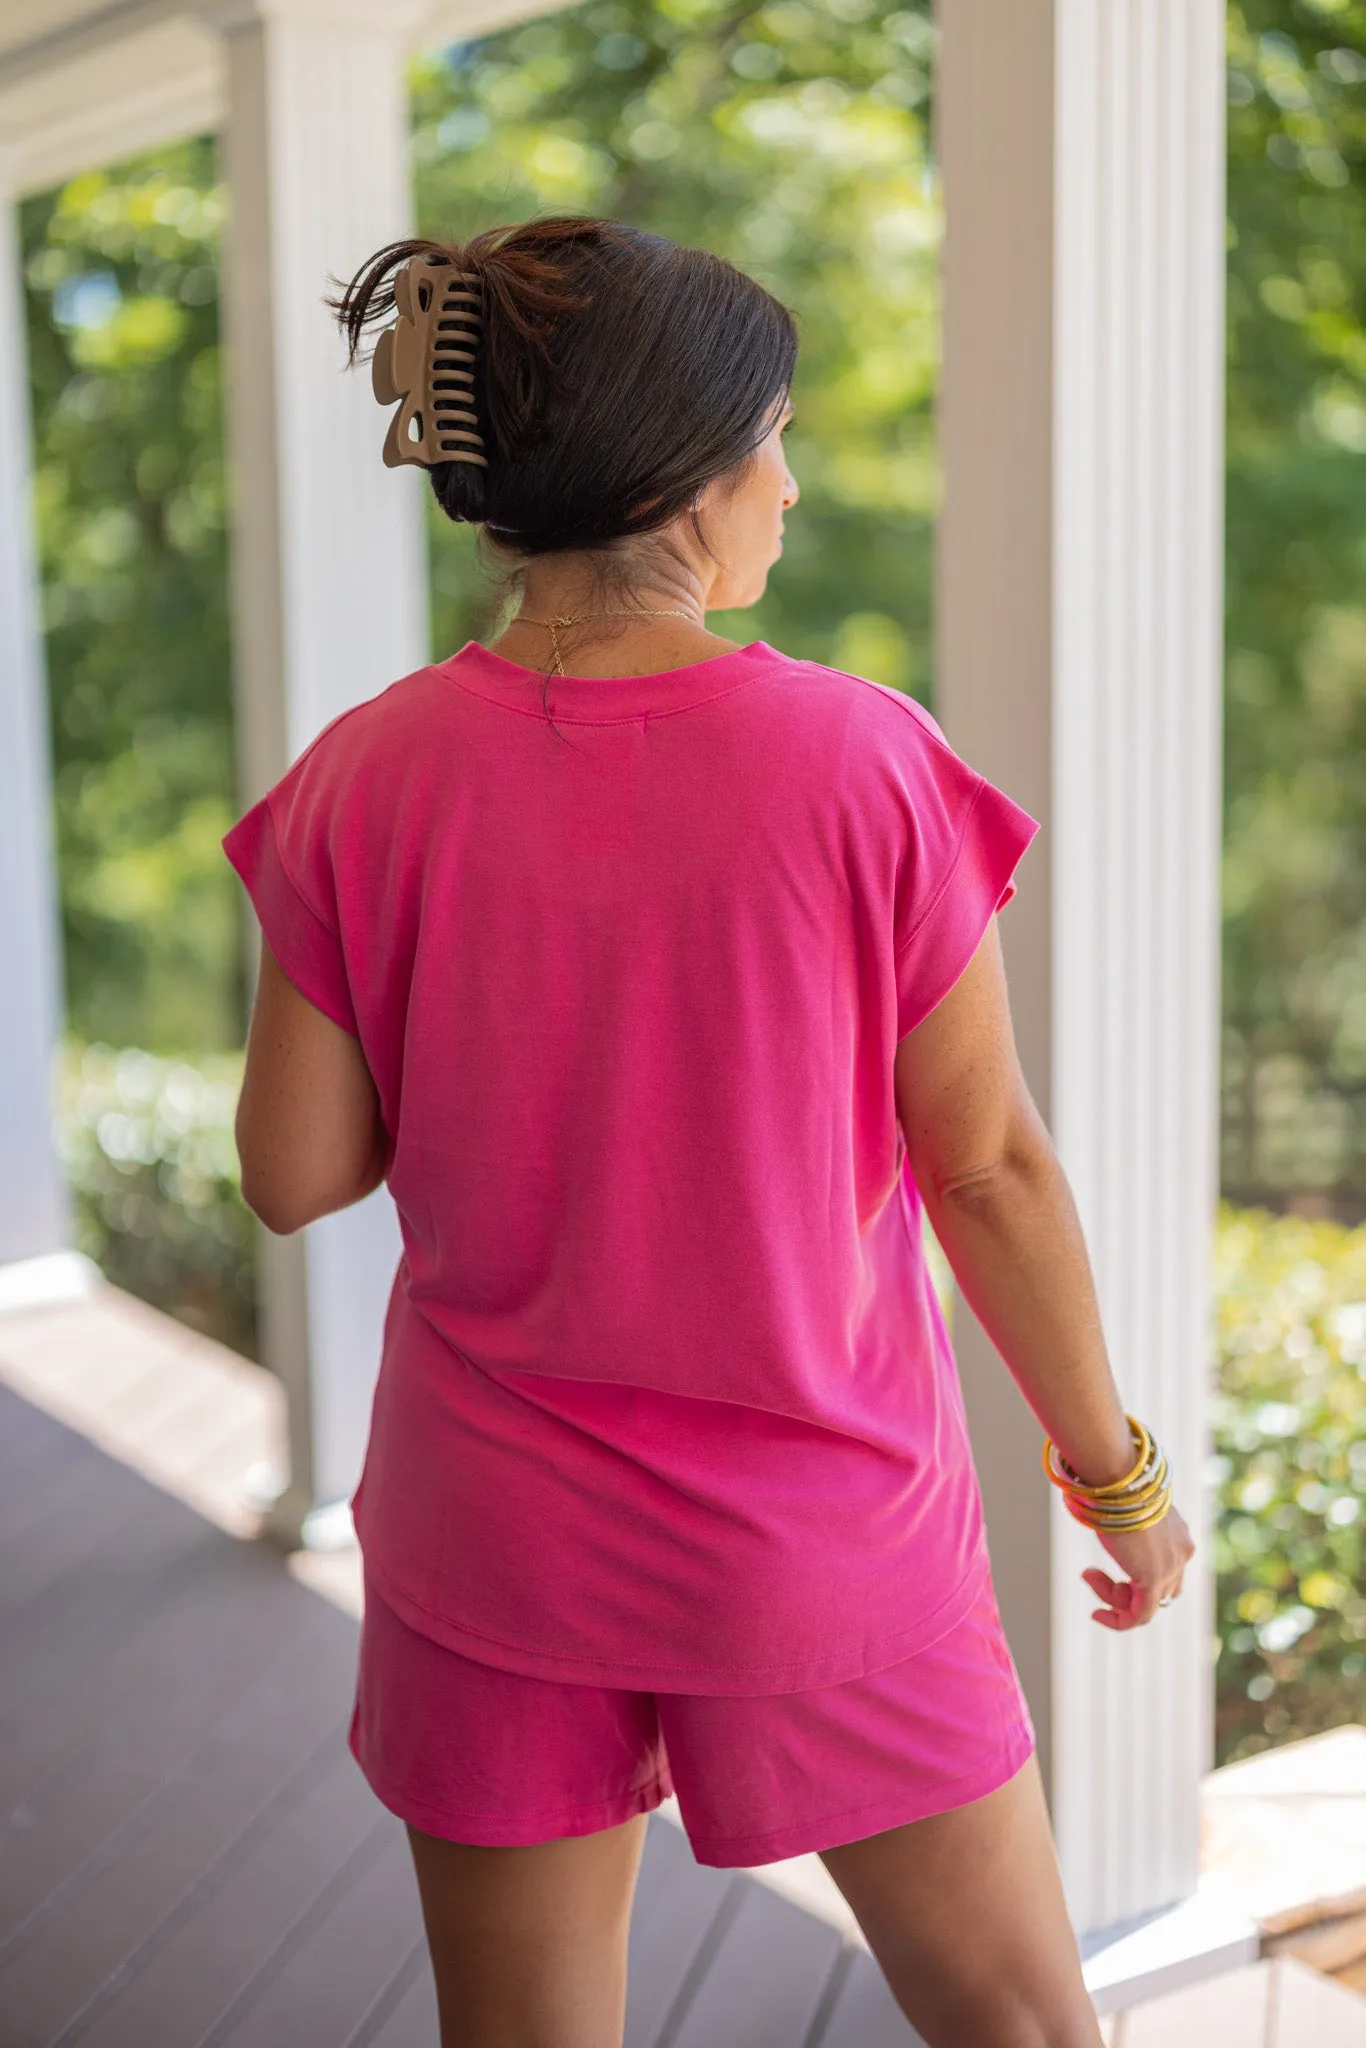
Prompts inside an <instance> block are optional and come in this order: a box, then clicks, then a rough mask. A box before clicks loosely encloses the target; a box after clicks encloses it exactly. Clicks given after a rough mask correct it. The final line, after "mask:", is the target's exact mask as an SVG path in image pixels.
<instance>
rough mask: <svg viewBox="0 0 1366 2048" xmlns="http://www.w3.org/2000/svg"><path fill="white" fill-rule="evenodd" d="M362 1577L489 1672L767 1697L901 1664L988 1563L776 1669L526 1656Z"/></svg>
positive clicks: (421, 1627) (369, 1572) (412, 1621)
mask: <svg viewBox="0 0 1366 2048" xmlns="http://www.w3.org/2000/svg"><path fill="white" fill-rule="evenodd" d="M361 1550H362V1553H363V1554H364V1557H365V1571H366V1576H367V1577H368V1578H369V1579H370V1580H371V1581H372V1582H373V1584H374V1586H375V1589H376V1591H377V1592H378V1593H379V1594H380V1595H381V1596H382V1598H383V1599H384V1600H385V1601H386V1602H387V1604H388V1605H389V1606H390V1607H392V1608H393V1610H394V1612H395V1613H396V1614H397V1615H398V1616H399V1618H400V1619H401V1620H402V1621H404V1622H406V1623H407V1625H408V1627H409V1628H412V1629H415V1630H416V1631H417V1633H418V1634H419V1635H425V1636H427V1637H428V1638H429V1639H430V1640H431V1641H432V1642H434V1643H440V1644H441V1645H442V1646H443V1648H445V1649H448V1650H454V1651H456V1652H457V1654H458V1655H460V1656H462V1657H468V1658H470V1659H471V1660H472V1661H473V1662H474V1663H476V1664H488V1665H492V1666H493V1667H494V1668H495V1669H496V1670H502V1671H513V1672H516V1673H518V1674H519V1675H521V1676H522V1677H525V1678H543V1679H549V1680H551V1681H552V1682H557V1683H561V1684H569V1685H594V1686H606V1687H611V1688H614V1689H620V1690H623V1691H627V1692H657V1693H658V1692H663V1693H697V1694H703V1695H712V1696H720V1697H740V1698H744V1697H758V1696H762V1695H764V1694H768V1693H789V1692H815V1691H817V1690H818V1689H819V1688H820V1687H822V1686H827V1685H845V1684H847V1683H848V1682H849V1681H850V1680H851V1679H855V1678H866V1677H868V1676H869V1675H870V1674H871V1673H872V1672H875V1671H885V1670H886V1669H887V1668H888V1667H889V1666H890V1665H893V1664H900V1663H903V1662H904V1661H905V1660H906V1659H907V1658H908V1657H915V1656H918V1655H919V1654H920V1652H921V1651H922V1650H928V1649H930V1648H931V1647H932V1646H933V1645H934V1644H935V1643H937V1642H938V1641H939V1640H940V1638H941V1637H942V1636H946V1635H947V1634H948V1633H949V1631H950V1630H951V1629H954V1628H957V1626H958V1624H959V1622H960V1621H962V1620H963V1619H964V1618H965V1617H966V1615H967V1613H968V1611H969V1609H970V1608H971V1607H972V1605H973V1603H974V1601H975V1600H976V1598H977V1596H978V1594H979V1592H980V1591H981V1589H982V1586H983V1584H984V1582H985V1581H986V1580H987V1578H988V1577H989V1574H990V1569H991V1566H990V1559H989V1557H988V1554H987V1549H986V1545H985V1543H983V1544H982V1545H981V1546H980V1548H979V1550H978V1553H977V1555H976V1556H975V1557H974V1558H973V1560H972V1562H971V1564H970V1565H969V1566H968V1568H967V1571H966V1572H965V1573H964V1575H963V1577H962V1578H961V1579H960V1580H959V1582H958V1584H957V1585H956V1586H955V1587H954V1589H953V1591H952V1593H950V1594H949V1595H948V1597H947V1598H946V1599H944V1600H942V1601H941V1602H940V1604H939V1606H938V1607H936V1608H935V1609H933V1611H932V1612H931V1613H929V1614H927V1615H922V1617H921V1618H920V1620H919V1621H918V1622H916V1623H915V1624H914V1625H913V1626H912V1627H910V1628H906V1629H901V1630H898V1631H897V1633H896V1634H894V1635H889V1636H883V1637H880V1638H878V1640H877V1641H875V1642H873V1643H871V1644H868V1643H865V1644H864V1645H863V1647H862V1648H861V1649H859V1650H854V1651H840V1652H832V1653H830V1654H829V1655H827V1656H823V1657H816V1658H808V1659H805V1660H803V1661H799V1662H791V1661H789V1662H787V1663H783V1664H750V1665H710V1664H663V1663H651V1662H646V1661H644V1660H642V1661H639V1662H637V1661H635V1660H633V1659H625V1658H619V1657H597V1656H581V1657H576V1656H567V1655H564V1654H555V1653H553V1652H549V1651H542V1650H533V1649H529V1648H528V1647H527V1646H526V1645H525V1644H522V1643H510V1642H507V1641H505V1640H504V1639H503V1638H501V1637H496V1636H488V1635H484V1634H481V1633H480V1632H479V1631H478V1630H477V1629H472V1628H468V1627H466V1626H465V1625H464V1624H463V1623H461V1622H458V1621H454V1620H452V1618H451V1617H450V1616H449V1615H443V1614H438V1613H436V1612H435V1611H434V1610H433V1609H432V1608H430V1607H428V1606H427V1605H425V1604H424V1603H423V1602H422V1601H420V1600H417V1599H415V1598H414V1597H413V1596H412V1595H411V1594H409V1593H407V1592H405V1590H404V1589H403V1587H402V1586H400V1585H398V1584H397V1583H396V1582H395V1581H394V1580H393V1579H392V1578H391V1577H390V1575H389V1573H388V1572H387V1571H386V1570H385V1569H384V1567H383V1566H382V1565H380V1564H377V1562H376V1560H375V1559H374V1557H373V1556H372V1555H371V1554H370V1553H369V1552H367V1551H366V1550H365V1543H364V1537H363V1536H362V1538H361Z"/></svg>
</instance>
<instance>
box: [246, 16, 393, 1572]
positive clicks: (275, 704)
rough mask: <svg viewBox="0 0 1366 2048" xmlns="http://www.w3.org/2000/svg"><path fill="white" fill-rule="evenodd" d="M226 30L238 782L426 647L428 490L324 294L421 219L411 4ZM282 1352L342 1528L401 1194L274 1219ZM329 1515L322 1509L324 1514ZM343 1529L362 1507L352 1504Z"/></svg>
mask: <svg viewBox="0 0 1366 2048" xmlns="http://www.w3.org/2000/svg"><path fill="white" fill-rule="evenodd" d="M209 18H210V19H211V20H212V21H213V22H214V24H215V25H216V26H217V27H219V28H220V29H221V30H222V31H223V33H224V38H225V45H226V48H225V55H226V78H227V98H228V110H227V132H226V170H227V177H228V181H229V186H230V190H231V228H230V235H229V241H228V246H227V251H226V258H225V300H224V305H225V320H226V332H227V343H228V361H229V371H228V398H229V405H228V422H229V425H228V433H229V455H230V464H231V472H232V478H233V494H234V522H233V531H234V557H233V579H234V609H233V619H234V637H235V647H236V674H237V723H238V733H239V759H240V793H241V797H242V800H243V802H244V803H245V802H249V801H251V800H252V799H253V798H255V797H257V796H259V795H260V794H261V792H262V791H263V790H265V789H266V788H267V787H268V786H269V785H270V784H271V783H272V782H274V781H275V780H276V779H277V777H278V776H279V775H280V774H282V773H283V771H284V769H285V768H286V766H287V765H288V764H289V762H290V761H292V760H293V759H294V758H295V756H296V755H297V754H298V753H299V752H300V751H301V749H302V748H303V747H304V746H305V745H306V744H307V743H308V742H309V741H310V740H311V739H312V738H313V737H314V735H315V734H316V733H317V732H318V730H319V729H320V728H321V727H322V726H323V725H324V724H325V723H326V722H327V721H328V720H329V719H331V718H333V717H335V716H336V714H337V713H338V712H340V711H343V710H345V709H347V708H348V706H350V705H352V704H355V703H358V702H360V701H361V700H363V699H364V698H367V697H371V696H374V695H375V694H376V693H377V692H378V691H380V690H382V689H384V688H385V687H386V686H387V685H388V684H389V683H390V682H392V681H393V680H394V679H395V678H396V677H398V676H400V675H403V674H405V673H406V672H407V671H409V670H411V669H413V668H416V667H418V666H419V665H420V664H421V663H422V662H423V661H425V660H426V658H427V606H426V593H425V578H424V569H423V555H422V543H421V525H420V509H419V508H420V498H419V495H418V484H417V482H416V481H415V479H414V476H413V475H412V473H411V472H407V471H400V472H393V471H388V470H386V469H385V468H384V467H383V465H382V464H381V462H380V443H381V440H382V439H383V433H382V429H383V425H384V422H383V419H382V417H381V416H380V413H379V410H378V408H377V407H376V406H375V404H374V403H373V401H372V399H371V397H370V392H369V380H368V376H366V375H363V374H362V375H347V374H345V373H344V371H343V367H342V365H343V360H344V358H343V352H342V346H341V342H340V340H339V338H338V335H337V331H336V328H335V325H334V323H333V320H332V316H331V314H330V313H329V312H328V311H327V310H326V308H325V307H324V305H323V303H322V300H323V295H324V293H325V291H326V290H327V285H328V278H329V275H335V276H337V277H341V278H345V277H349V276H350V275H351V273H352V271H353V270H354V269H355V268H356V267H357V266H358V265H359V263H360V262H361V261H362V260H363V258H364V257H366V256H367V255H369V254H370V252H371V251H372V250H373V249H375V248H377V247H378V246H379V245H380V244H382V243H384V242H388V241H392V240H394V239H395V238H396V237H398V236H401V235H403V234H406V233H408V232H409V231H410V222H411V198H410V184H409V172H408V109H407V100H406V92H405V86H404V63H405V52H406V42H407V36H408V32H409V30H410V29H411V26H412V21H411V14H410V10H409V8H408V7H407V6H405V5H403V4H395V5H391V6H388V7H386V8H384V9H379V8H375V7H373V6H370V5H352V6H348V5H347V4H346V0H260V4H259V5H258V4H249V0H243V4H240V5H239V4H235V0H228V4H226V5H216V6H215V7H214V8H213V9H212V10H211V12H210V15H209ZM262 1249H263V1253H264V1282H265V1299H264V1310H265V1319H264V1345H265V1353H266V1357H267V1360H268V1362H269V1363H270V1364H271V1365H272V1366H273V1367H274V1368H275V1370H276V1371H277V1372H278V1373H279V1374H280V1376H281V1378H282V1379H283V1381H284V1384H285V1388H286V1390H287V1395H288V1400H289V1414H290V1449H291V1465H292V1470H291V1474H290V1480H289V1485H288V1488H287V1490H286V1492H285V1493H284V1495H283V1496H282V1498H281V1500H280V1502H279V1503H278V1506H277V1509H276V1519H277V1522H278V1525H279V1530H280V1533H281V1534H282V1535H283V1536H285V1537H286V1538H289V1537H291V1536H293V1535H294V1534H295V1533H296V1532H297V1531H299V1530H300V1529H301V1528H302V1529H303V1533H304V1536H305V1540H310V1538H311V1539H312V1540H325V1536H326V1532H327V1530H328V1529H329V1528H330V1527H335V1525H336V1522H337V1520H338V1518H337V1517H335V1516H333V1517H328V1515H327V1512H326V1511H327V1510H328V1508H329V1507H330V1506H331V1505H332V1504H335V1503H336V1502H338V1501H340V1500H341V1499H342V1498H343V1497H344V1496H345V1495H346V1494H347V1493H349V1491H350V1490H351V1488H352V1486H353V1484H354V1482H355V1479H356V1476H357V1472H358V1467H359V1459H360V1454H361V1450H362V1448H363V1443H364V1437H365V1430H366V1426H367V1423H368V1419H369V1406H370V1397H371V1391H372V1388H373V1384H374V1377H375V1368H376V1365H377V1362H378V1359H379V1353H380V1340H381V1329H382V1320H383V1314H384V1308H385V1303H386V1300H387V1297H388V1292H389V1288H390V1284H391V1282H392V1280H393V1276H394V1271H395V1267H396V1265H397V1261H398V1254H399V1237H398V1229H397V1223H396V1219H395V1216H394V1212H393V1205H392V1203H391V1201H390V1199H389V1196H388V1195H387V1193H386V1192H385V1191H384V1190H383V1189H381V1190H379V1191H378V1192H377V1193H376V1194H374V1195H372V1196H371V1197H370V1198H369V1199H368V1200H367V1201H365V1202H363V1203H361V1204H360V1205H358V1206H357V1207H356V1208H354V1209H350V1210H347V1211H345V1212H344V1213H342V1214H341V1215H338V1216H332V1217H328V1218H326V1219H325V1220H324V1221H323V1222H321V1223H317V1224H314V1225H313V1226H312V1227H311V1228H309V1229H308V1230H307V1231H305V1232H304V1233H302V1235H301V1236H300V1237H299V1238H288V1239H285V1238H272V1237H271V1236H269V1234H268V1233H265V1232H262ZM310 1515H312V1516H313V1517H314V1520H313V1521H312V1522H311V1523H310V1522H309V1519H308V1518H309V1517H310ZM340 1519H341V1521H342V1523H343V1529H344V1517H342V1518H340Z"/></svg>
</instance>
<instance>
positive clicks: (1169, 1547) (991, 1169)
mask: <svg viewBox="0 0 1366 2048" xmlns="http://www.w3.org/2000/svg"><path fill="white" fill-rule="evenodd" d="M896 1102H897V1112H898V1115H899V1116H900V1119H901V1127H902V1130H903V1132H904V1133H905V1138H906V1146H907V1150H908V1153H909V1155H910V1165H911V1171H912V1172H913V1173H914V1175H915V1179H916V1184H917V1186H918V1187H919V1189H920V1194H921V1199H922V1201H923V1202H924V1205H925V1210H926V1213H927V1214H928V1216H929V1219H930V1222H931V1224H932V1226H933V1228H934V1233H935V1236H936V1237H937V1239H938V1241H939V1243H940V1245H941V1247H942V1249H943V1252H944V1256H945V1257H946V1258H947V1260H948V1262H949V1264H950V1266H951V1267H952V1269H953V1273H954V1277H955V1279H956V1280H957V1282H958V1285H959V1287H960V1288H961V1289H962V1292H963V1296H964V1299H965V1300H966V1301H967V1303H968V1305H969V1307H970V1308H971V1309H972V1311H973V1313H974V1314H975V1315H976V1317H977V1319H978V1321H979V1322H980V1323H981V1325H982V1327H983V1329H984V1330H985V1331H986V1333H987V1335H988V1336H989V1337H990V1339H991V1341H992V1343H993V1344H994V1345H995V1346H996V1349H997V1350H998V1351H999V1352H1000V1354H1001V1356H1002V1358H1003V1359H1004V1360H1005V1362H1006V1364H1007V1366H1008V1367H1009V1368H1010V1371H1011V1374H1012V1375H1013V1377H1014V1379H1015V1380H1016V1382H1017V1384H1018V1386H1019V1388H1020V1391H1021V1393H1022V1394H1023V1395H1024V1397H1025V1399H1026V1400H1027V1401H1028V1403H1029V1405H1030V1407H1031V1408H1032V1409H1033V1411H1034V1413H1035V1415H1036V1416H1037V1417H1038V1419H1039V1422H1040V1424H1041V1425H1042V1427H1043V1429H1044V1431H1045V1432H1046V1433H1047V1435H1049V1436H1050V1437H1052V1439H1053V1441H1054V1443H1055V1444H1056V1445H1057V1447H1058V1449H1059V1451H1060V1452H1061V1454H1062V1456H1063V1457H1064V1458H1065V1459H1066V1461H1067V1463H1068V1464H1069V1465H1070V1466H1071V1467H1072V1469H1073V1471H1074V1472H1076V1473H1078V1474H1079V1475H1080V1476H1081V1478H1082V1479H1084V1480H1086V1481H1087V1482H1088V1484H1090V1485H1092V1486H1104V1485H1108V1484H1110V1483H1111V1482H1112V1481H1113V1480H1117V1479H1122V1478H1123V1477H1124V1475H1125V1473H1126V1472H1127V1471H1128V1470H1129V1469H1130V1467H1131V1466H1132V1464H1133V1446H1132V1444H1131V1442H1130V1439H1129V1425H1128V1422H1127V1421H1126V1419H1125V1414H1124V1404H1123V1402H1122V1400H1121V1399H1120V1395H1119V1391H1118V1389H1117V1388H1116V1386H1115V1381H1114V1376H1113V1374H1112V1372H1111V1370H1110V1361H1109V1357H1108V1354H1107V1352H1106V1347H1105V1337H1104V1332H1103V1330H1102V1328H1101V1319H1100V1306H1099V1303H1098V1301H1097V1299H1096V1289H1095V1281H1094V1278H1093V1275H1092V1272H1091V1262H1090V1259H1089V1257H1088V1254H1087V1250H1086V1243H1085V1239H1084V1238H1083V1236H1082V1230H1081V1223H1080V1220H1079V1218H1078V1216H1077V1210H1076V1204H1075V1202H1074V1201H1073V1198H1072V1191H1071V1188H1070V1187H1069V1186H1068V1183H1067V1177H1066V1175H1065V1174H1064V1173H1063V1170H1062V1166H1061V1163H1060V1162H1059V1160H1058V1156H1057V1153H1056V1152H1055V1151H1054V1149H1053V1143H1052V1140H1051V1138H1050V1137H1049V1134H1048V1130H1047V1128H1046V1126H1045V1124H1044V1121H1043V1119H1042V1117H1041V1116H1040V1115H1039V1112H1038V1109H1037V1107H1036V1106H1035V1103H1034V1100H1033V1098H1032V1096H1031V1095H1030V1093H1029V1089H1028V1086H1027V1084H1026V1082H1025V1078H1024V1075H1023V1073H1022V1071H1021V1068H1020V1061H1019V1055H1018V1052H1017V1050H1016V1046H1015V1034H1014V1030H1013V1028H1012V1025H1011V1019H1010V1005H1009V1000H1008V997H1007V993H1006V980H1005V968H1004V964H1003V962H1002V959H1001V942H1000V936H999V933H998V931H997V927H996V919H995V918H994V917H993V918H991V920H990V921H989V923H988V926H987V930H986V933H985V935H984V937H983V939H982V942H981V944H980V945H979V946H978V949H977V952H976V954H975V955H974V956H973V959H972V960H971V962H970V963H969V965H968V966H967V968H966V969H965V970H964V972H963V973H962V975H961V976H960V977H959V979H958V981H957V982H956V983H955V984H954V986H953V987H952V988H951V989H950V990H949V992H948V994H947V995H946V996H945V997H944V998H943V1000H942V1001H941V1002H940V1003H938V1004H937V1005H936V1007H935V1008H934V1009H933V1010H932V1011H931V1012H930V1014H929V1015H928V1016H927V1017H926V1018H925V1019H924V1020H923V1022H921V1023H920V1024H918V1025H917V1026H916V1028H915V1030H914V1031H912V1032H910V1033H909V1034H908V1036H907V1037H905V1038H903V1039H902V1041H901V1043H900V1045H899V1046H898V1047H897V1055H896ZM1039 1483H1040V1484H1041V1485H1044V1484H1046V1483H1047V1482H1046V1481H1045V1480H1044V1478H1043V1475H1042V1473H1040V1476H1039ZM1102 1540H1103V1542H1104V1546H1105V1548H1106V1550H1107V1551H1108V1552H1109V1554H1110V1556H1111V1557H1112V1558H1113V1559H1114V1560H1115V1562H1116V1563H1117V1564H1118V1565H1119V1567H1120V1569H1121V1571H1123V1572H1124V1573H1125V1574H1126V1575H1127V1578H1128V1580H1129V1581H1130V1582H1131V1583H1130V1584H1128V1585H1126V1584H1125V1583H1123V1582H1116V1581H1115V1580H1113V1579H1111V1578H1109V1577H1108V1575H1107V1574H1105V1573H1103V1572H1099V1571H1096V1572H1091V1573H1088V1574H1087V1579H1088V1583H1089V1584H1090V1585H1091V1587H1092V1589H1093V1591H1095V1592H1096V1593H1097V1594H1098V1595H1099V1596H1100V1598H1101V1599H1102V1600H1104V1601H1105V1603H1106V1606H1105V1608H1104V1609H1102V1610H1099V1611H1098V1612H1097V1619H1098V1620H1101V1621H1104V1622H1105V1623H1106V1624H1107V1625H1108V1626H1109V1627H1111V1628H1121V1629H1123V1628H1132V1627H1134V1626H1135V1625H1136V1624H1138V1623H1140V1622H1144V1621H1148V1620H1150V1619H1151V1617H1152V1614H1153V1613H1154V1612H1155V1611H1156V1608H1157V1604H1158V1601H1159V1600H1160V1599H1161V1598H1162V1597H1163V1596H1164V1595H1173V1596H1174V1595H1175V1594H1176V1593H1177V1592H1179V1590H1180V1585H1181V1574H1182V1572H1183V1571H1184V1569H1185V1565H1186V1561H1187V1559H1188V1558H1189V1557H1190V1556H1191V1554H1192V1550H1193V1545H1192V1543H1191V1540H1190V1536H1189V1534H1188V1533H1187V1530H1186V1526H1185V1523H1184V1522H1183V1521H1182V1520H1181V1517H1180V1516H1179V1515H1178V1514H1177V1512H1176V1510H1175V1509H1174V1508H1173V1509H1171V1510H1169V1512H1168V1513H1167V1514H1166V1515H1165V1516H1164V1517H1163V1519H1162V1521H1161V1522H1159V1523H1158V1524H1157V1526H1156V1527H1155V1528H1153V1529H1149V1530H1144V1531H1142V1532H1141V1533H1139V1534H1137V1535H1127V1536H1115V1537H1106V1538H1103V1539H1102Z"/></svg>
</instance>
